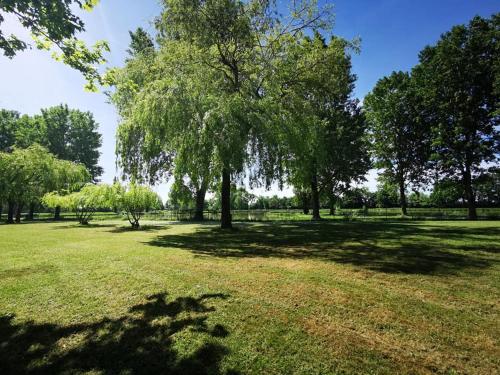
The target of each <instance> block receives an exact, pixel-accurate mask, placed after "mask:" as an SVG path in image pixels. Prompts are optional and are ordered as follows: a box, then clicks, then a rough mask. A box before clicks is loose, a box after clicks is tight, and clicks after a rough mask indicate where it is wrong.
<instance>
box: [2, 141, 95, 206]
mask: <svg viewBox="0 0 500 375" xmlns="http://www.w3.org/2000/svg"><path fill="white" fill-rule="evenodd" d="M0 159H1V160H2V162H1V164H2V168H1V169H0V185H2V189H1V190H2V192H1V196H0V201H12V202H17V203H32V202H37V201H38V200H39V199H40V198H42V196H43V195H44V194H45V193H47V192H50V191H56V190H61V191H62V190H66V191H71V190H74V189H75V188H79V187H81V186H82V185H83V184H84V183H85V182H87V181H88V180H89V178H90V176H89V173H88V172H87V170H86V169H85V167H84V166H82V165H81V164H76V163H73V162H69V161H65V160H59V159H57V158H55V157H54V155H52V154H50V153H49V152H47V150H46V149H45V148H43V147H41V146H39V145H36V144H35V145H32V146H30V147H28V148H26V149H14V150H13V151H12V152H11V153H0Z"/></svg>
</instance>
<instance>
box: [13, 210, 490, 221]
mask: <svg viewBox="0 0 500 375" xmlns="http://www.w3.org/2000/svg"><path fill="white" fill-rule="evenodd" d="M320 213H321V216H322V217H323V218H325V219H336V220H339V219H340V220H342V219H343V220H400V219H406V220H464V219H466V218H467V209H466V208H409V209H408V215H407V216H405V217H402V216H401V210H400V209H399V208H370V209H338V210H336V212H335V215H334V216H331V215H329V210H327V209H322V210H321V212H320ZM477 213H478V217H479V219H483V220H498V219H500V208H478V209H477ZM231 214H232V218H233V220H234V221H301V220H302V221H304V220H310V219H311V215H310V214H304V213H303V212H302V210H299V209H277V210H232V211H231ZM203 215H204V218H205V220H209V221H218V220H220V211H218V210H206V211H204V212H203ZM4 216H5V215H4ZM23 217H27V214H23ZM194 217H195V210H161V211H152V212H146V213H144V215H143V220H151V221H190V220H193V219H194ZM52 218H53V213H50V212H42V213H36V214H35V216H34V219H35V220H50V219H52ZM61 218H62V219H64V220H76V215H75V214H74V213H71V212H61ZM110 219H114V220H122V219H124V216H123V215H122V214H120V213H116V212H96V213H95V214H94V216H93V218H92V220H94V221H97V220H110Z"/></svg>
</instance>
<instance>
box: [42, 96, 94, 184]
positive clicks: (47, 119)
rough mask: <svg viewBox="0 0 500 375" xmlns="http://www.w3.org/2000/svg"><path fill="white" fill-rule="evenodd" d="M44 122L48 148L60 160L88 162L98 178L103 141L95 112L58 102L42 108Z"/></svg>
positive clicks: (88, 165)
mask: <svg viewBox="0 0 500 375" xmlns="http://www.w3.org/2000/svg"><path fill="white" fill-rule="evenodd" d="M41 121H43V127H44V143H45V145H46V146H47V148H48V149H49V151H50V152H51V153H53V154H54V155H56V156H57V157H58V158H60V159H65V160H71V161H74V162H77V163H81V164H83V165H85V166H86V167H87V169H88V170H89V172H90V174H91V175H92V179H93V180H94V181H96V180H97V178H98V177H99V176H100V175H101V174H102V172H103V170H102V168H101V167H100V166H99V165H98V164H97V163H98V161H99V147H101V144H102V141H101V135H100V134H99V133H98V132H97V129H98V124H97V123H96V122H95V120H94V117H93V116H92V114H91V113H90V112H82V111H79V110H77V109H69V108H68V106H66V105H59V106H55V107H51V108H47V109H42V116H41Z"/></svg>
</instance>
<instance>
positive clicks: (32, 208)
mask: <svg viewBox="0 0 500 375" xmlns="http://www.w3.org/2000/svg"><path fill="white" fill-rule="evenodd" d="M34 217H35V204H34V203H30V210H29V212H28V220H33V219H34Z"/></svg>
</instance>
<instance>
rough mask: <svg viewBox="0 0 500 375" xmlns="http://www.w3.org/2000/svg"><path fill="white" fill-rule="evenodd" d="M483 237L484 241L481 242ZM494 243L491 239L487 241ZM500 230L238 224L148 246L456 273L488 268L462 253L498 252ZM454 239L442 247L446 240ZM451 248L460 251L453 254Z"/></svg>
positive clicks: (485, 262) (487, 262)
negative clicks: (225, 229)
mask: <svg viewBox="0 0 500 375" xmlns="http://www.w3.org/2000/svg"><path fill="white" fill-rule="evenodd" d="M481 238H484V239H485V240H484V241H477V239H481ZM488 238H490V239H491V240H490V241H488V240H487V239H488ZM499 238H500V227H496V226H488V227H486V226H485V227H483V228H477V227H472V228H467V227H457V226H455V227H446V226H436V225H425V226H422V225H418V224H417V225H414V224H411V223H410V224H408V223H406V224H401V223H397V222H394V223H391V224H387V223H372V224H360V223H342V224H337V225H332V224H331V223H317V222H316V223H315V222H312V223H298V224H290V223H288V224H280V225H240V228H239V229H237V230H235V231H223V230H220V229H219V228H218V227H215V226H214V227H210V226H205V227H201V228H199V229H198V230H197V231H196V232H195V233H194V235H193V233H185V234H180V235H164V236H160V237H158V238H155V239H154V240H152V241H150V242H149V244H151V245H155V246H161V247H167V248H172V247H174V248H181V249H187V250H190V251H193V252H194V253H196V254H199V255H213V256H217V257H279V258H291V259H304V258H307V259H318V260H325V261H334V262H336V263H349V264H353V265H356V266H361V267H365V268H368V269H372V270H376V271H382V272H399V273H421V274H436V273H444V274H446V273H455V272H457V271H459V270H460V269H462V268H484V267H488V266H490V265H491V261H490V260H489V259H487V258H484V257H480V256H477V255H469V254H467V252H464V251H463V250H473V251H485V252H492V253H498V252H500V243H498V242H497V241H496V240H497V239H499ZM449 240H454V243H448V244H447V246H443V245H444V242H445V241H449ZM451 250H462V251H461V252H454V251H451Z"/></svg>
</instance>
